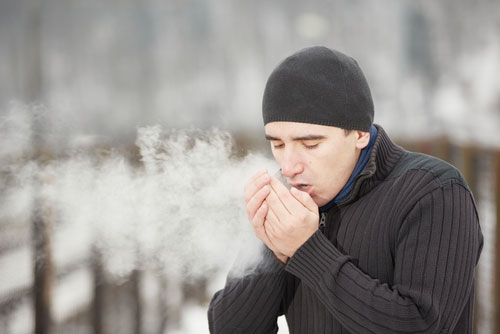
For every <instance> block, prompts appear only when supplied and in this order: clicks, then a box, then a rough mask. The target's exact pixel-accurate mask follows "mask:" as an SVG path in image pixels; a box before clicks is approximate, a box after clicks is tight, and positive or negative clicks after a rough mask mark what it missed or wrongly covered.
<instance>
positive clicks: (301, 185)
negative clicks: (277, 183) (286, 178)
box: [290, 183, 312, 195]
mask: <svg viewBox="0 0 500 334" xmlns="http://www.w3.org/2000/svg"><path fill="white" fill-rule="evenodd" d="M290 185H291V186H292V187H294V188H297V189H298V190H300V191H304V192H306V193H308V194H309V195H310V194H311V191H312V186H311V185H310V184H306V183H291V184H290Z"/></svg>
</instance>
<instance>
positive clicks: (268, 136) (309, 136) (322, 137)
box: [266, 134, 326, 141]
mask: <svg viewBox="0 0 500 334" xmlns="http://www.w3.org/2000/svg"><path fill="white" fill-rule="evenodd" d="M325 138H326V136H322V135H306V136H299V137H292V140H293V141H301V140H321V139H325ZM266 139H267V140H281V139H280V138H278V137H274V136H270V135H268V134H266Z"/></svg>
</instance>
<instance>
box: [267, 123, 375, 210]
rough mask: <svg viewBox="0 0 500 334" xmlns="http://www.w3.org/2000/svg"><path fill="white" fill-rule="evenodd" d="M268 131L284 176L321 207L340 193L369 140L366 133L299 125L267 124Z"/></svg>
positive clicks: (321, 126)
mask: <svg viewBox="0 0 500 334" xmlns="http://www.w3.org/2000/svg"><path fill="white" fill-rule="evenodd" d="M265 131H266V139H268V140H269V141H270V143H271V150H272V152H273V155H274V158H275V159H276V161H277V162H278V164H279V165H280V167H281V172H282V174H283V176H285V177H286V178H287V180H288V183H289V184H290V185H292V186H294V187H295V188H297V189H299V190H302V191H305V192H307V193H309V195H311V197H312V199H313V200H314V201H315V202H316V204H317V205H318V206H323V205H325V204H327V203H328V202H329V201H330V200H332V199H333V198H334V197H335V196H336V195H337V194H338V193H339V192H340V190H341V189H342V188H343V186H344V185H345V183H346V182H347V180H348V179H349V177H350V176H351V174H352V171H353V170H354V167H355V166H356V163H357V161H358V157H359V153H360V151H361V149H362V148H363V147H365V146H366V145H367V144H368V140H369V136H368V133H366V132H361V131H351V132H350V133H349V134H348V135H346V133H345V132H344V130H343V129H340V128H337V127H332V126H324V125H317V124H307V123H296V122H271V123H267V124H266V125H265Z"/></svg>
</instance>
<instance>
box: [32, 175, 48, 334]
mask: <svg viewBox="0 0 500 334" xmlns="http://www.w3.org/2000/svg"><path fill="white" fill-rule="evenodd" d="M43 182H44V181H42V180H41V177H40V176H38V177H35V178H34V192H35V196H34V200H33V218H32V219H33V235H32V240H33V267H34V271H33V274H34V283H33V299H34V300H33V301H34V307H35V334H49V333H50V332H51V327H52V317H51V287H52V259H51V258H52V252H51V247H50V243H51V242H50V240H51V238H50V236H51V232H52V231H51V226H50V211H49V210H48V208H47V205H46V203H44V201H43V199H42V198H41V196H40V194H41V187H42V186H43Z"/></svg>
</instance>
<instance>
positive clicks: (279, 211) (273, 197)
mask: <svg viewBox="0 0 500 334" xmlns="http://www.w3.org/2000/svg"><path fill="white" fill-rule="evenodd" d="M289 196H291V195H289ZM266 202H267V204H269V207H270V208H271V209H272V210H273V211H274V213H275V214H276V216H277V217H278V219H279V220H282V219H285V218H286V217H288V216H289V215H290V212H288V210H287V208H286V207H285V205H284V204H283V202H282V201H281V199H280V198H279V197H278V195H277V194H276V192H275V191H274V190H273V189H271V190H270V191H269V195H267V197H266Z"/></svg>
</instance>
